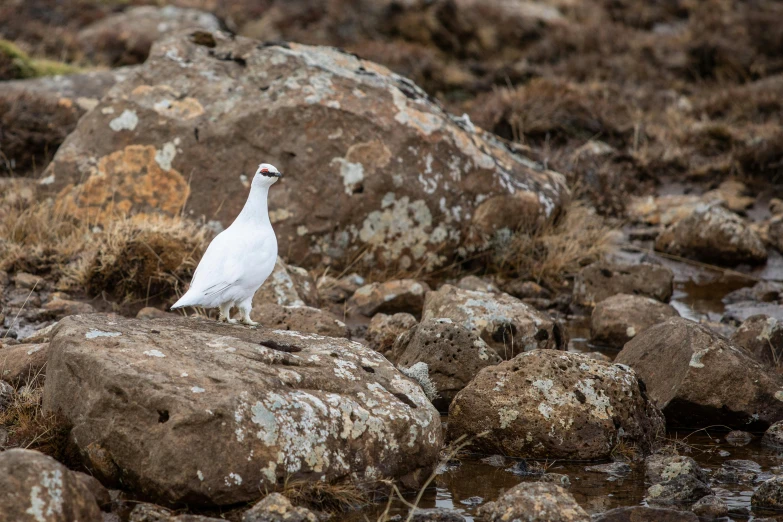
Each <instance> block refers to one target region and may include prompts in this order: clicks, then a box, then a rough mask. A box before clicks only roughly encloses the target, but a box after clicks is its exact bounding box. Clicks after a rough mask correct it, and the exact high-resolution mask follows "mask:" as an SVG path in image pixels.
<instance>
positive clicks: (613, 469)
mask: <svg viewBox="0 0 783 522" xmlns="http://www.w3.org/2000/svg"><path fill="white" fill-rule="evenodd" d="M585 471H591V472H593V473H606V474H608V475H614V476H623V475H627V474H629V473H630V472H631V471H632V470H631V466H629V465H628V464H626V463H625V462H609V463H607V464H597V465H595V466H586V467H585Z"/></svg>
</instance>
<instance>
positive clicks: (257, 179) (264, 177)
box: [253, 163, 283, 187]
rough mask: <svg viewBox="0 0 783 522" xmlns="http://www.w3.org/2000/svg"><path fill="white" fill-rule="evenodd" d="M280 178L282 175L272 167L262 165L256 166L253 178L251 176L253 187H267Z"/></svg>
mask: <svg viewBox="0 0 783 522" xmlns="http://www.w3.org/2000/svg"><path fill="white" fill-rule="evenodd" d="M282 176H283V174H282V173H281V172H280V171H279V170H277V168H276V167H275V166H274V165H270V164H269V163H262V164H261V165H259V166H258V170H257V171H256V174H255V176H253V185H258V186H263V187H268V186H270V185H272V184H273V183H274V182H275V181H277V179H278V178H280V177H282Z"/></svg>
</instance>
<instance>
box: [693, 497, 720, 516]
mask: <svg viewBox="0 0 783 522" xmlns="http://www.w3.org/2000/svg"><path fill="white" fill-rule="evenodd" d="M691 511H693V512H694V513H695V514H696V515H697V516H699V517H700V518H703V519H706V520H715V519H716V518H723V517H727V516H729V506H727V505H726V502H725V501H724V500H723V499H722V498H720V497H718V496H716V495H707V496H706V497H702V498H700V499H699V501H698V502H696V503H695V504H694V505H693V507H692V508H691Z"/></svg>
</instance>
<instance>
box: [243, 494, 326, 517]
mask: <svg viewBox="0 0 783 522" xmlns="http://www.w3.org/2000/svg"><path fill="white" fill-rule="evenodd" d="M242 522H318V517H317V516H316V515H315V513H313V512H312V511H310V510H308V509H305V508H303V507H294V506H293V505H292V504H291V501H290V500H288V499H287V498H286V497H284V496H283V495H281V494H280V493H270V494H269V495H267V496H266V497H264V499H263V500H261V501H260V502H258V503H257V504H255V505H254V506H253V507H251V508H250V509H248V510H247V511H245V512H244V513H243V514H242Z"/></svg>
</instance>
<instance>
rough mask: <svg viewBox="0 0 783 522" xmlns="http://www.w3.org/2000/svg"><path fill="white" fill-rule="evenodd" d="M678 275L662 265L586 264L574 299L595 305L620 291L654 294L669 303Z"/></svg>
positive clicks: (576, 283) (575, 285)
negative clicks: (675, 277) (675, 276)
mask: <svg viewBox="0 0 783 522" xmlns="http://www.w3.org/2000/svg"><path fill="white" fill-rule="evenodd" d="M673 282H674V274H673V273H672V271H671V270H669V269H668V268H666V267H663V266H660V265H653V264H650V263H639V264H637V265H622V264H613V263H606V262H600V263H594V264H592V265H588V266H586V267H584V268H583V269H582V270H581V271H580V272H579V273H578V274H577V276H576V280H575V281H574V301H575V302H576V303H578V304H580V305H582V306H594V305H595V304H596V303H600V302H601V301H603V300H604V299H607V298H609V297H612V296H613V295H617V294H630V295H640V296H645V297H651V298H653V299H657V300H658V301H661V302H664V303H667V302H669V299H671V296H672V291H673V290H672V289H673Z"/></svg>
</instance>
